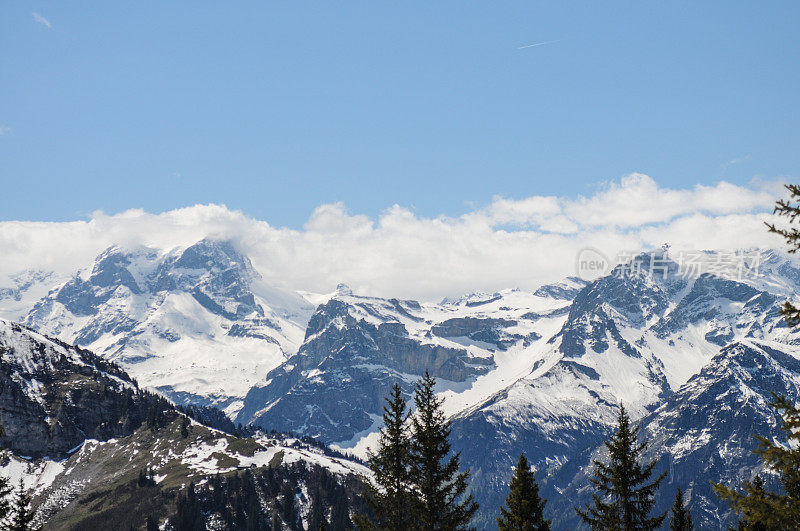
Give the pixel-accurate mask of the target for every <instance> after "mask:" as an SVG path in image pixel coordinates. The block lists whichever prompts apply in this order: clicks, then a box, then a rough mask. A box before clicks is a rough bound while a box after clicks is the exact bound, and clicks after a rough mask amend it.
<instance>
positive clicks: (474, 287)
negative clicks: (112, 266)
mask: <svg viewBox="0 0 800 531" xmlns="http://www.w3.org/2000/svg"><path fill="white" fill-rule="evenodd" d="M783 195H784V194H783V192H782V188H781V185H780V183H777V182H761V181H754V182H752V183H750V185H748V186H737V185H733V184H730V183H726V182H721V183H719V184H716V185H714V186H701V185H698V186H695V187H693V188H690V189H670V188H664V187H660V186H658V184H657V183H656V182H655V181H654V180H653V179H652V178H650V177H648V176H647V175H643V174H632V175H628V176H625V177H623V178H622V179H621V180H620V181H618V182H612V183H608V184H605V185H603V186H601V187H599V188H598V190H597V191H596V192H595V193H594V194H593V195H591V196H588V197H582V196H579V197H572V198H561V197H554V196H547V197H546V196H533V197H528V198H523V199H509V198H503V197H495V198H494V199H493V200H492V201H491V202H490V203H489V204H488V205H487V206H485V207H483V208H479V209H475V210H473V211H471V212H468V213H466V214H464V215H462V216H459V217H445V216H440V217H436V218H425V217H420V216H417V215H416V214H415V213H414V212H412V211H411V210H409V209H407V208H404V207H402V206H399V205H395V206H393V207H391V208H389V209H387V210H386V211H384V212H383V213H382V214H381V215H380V216H379V217H378V218H377V219H373V218H370V217H368V216H364V215H359V214H352V213H350V212H348V211H347V208H346V207H345V205H344V204H342V203H334V204H326V205H321V206H319V207H318V208H317V209H316V210H314V212H313V213H312V215H311V216H310V218H309V219H308V221H307V222H306V224H305V225H304V227H303V228H302V229H301V230H296V229H289V228H281V227H274V226H272V225H270V224H269V223H268V222H267V221H262V220H257V219H253V218H251V217H248V216H246V215H245V214H243V213H242V212H239V211H236V210H231V209H228V208H227V207H225V206H223V205H215V204H209V205H196V206H192V207H187V208H181V209H177V210H172V211H169V212H164V213H160V214H153V213H148V212H145V211H143V210H129V211H126V212H123V213H121V214H116V215H106V214H104V213H103V212H99V211H98V212H95V213H94V214H93V215H92V216H91V218H90V219H88V220H83V221H73V222H63V223H44V222H26V221H8V222H0V249H2V255H3V257H4V258H3V260H2V261H1V262H0V275H10V274H13V273H16V272H18V271H20V270H23V269H28V268H33V269H42V270H53V271H56V272H58V273H60V274H63V275H70V274H72V273H73V272H74V271H75V270H77V269H78V268H81V267H85V266H86V265H88V264H90V263H91V261H92V259H93V258H94V256H96V255H97V254H98V253H99V252H101V251H102V250H103V249H105V248H107V247H108V246H110V245H121V246H124V247H131V246H138V245H146V246H152V247H158V248H161V249H165V250H166V249H171V248H174V247H178V246H186V245H190V244H192V243H194V242H195V241H197V240H200V239H202V238H204V237H211V238H224V239H230V240H232V241H233V242H234V243H235V244H236V245H237V246H238V247H239V248H240V249H241V250H242V251H243V252H244V253H246V254H247V255H248V256H250V258H251V259H252V260H253V263H254V265H255V266H256V268H257V269H258V270H259V271H260V272H261V274H262V275H263V276H264V278H265V279H266V280H267V281H268V282H271V283H274V284H276V285H280V286H283V287H286V288H291V289H298V290H307V291H313V292H318V293H325V292H330V291H332V290H333V289H334V287H335V286H336V284H338V283H340V282H345V283H347V284H349V285H350V286H351V287H352V288H353V289H354V291H356V292H357V293H360V294H365V295H381V296H395V297H413V298H418V299H422V300H436V299H439V298H441V297H443V296H452V295H459V294H463V293H467V292H472V291H488V292H491V291H495V290H499V289H504V288H512V287H519V288H522V289H532V288H535V287H537V286H539V285H541V284H543V283H545V282H552V281H556V280H559V279H561V278H563V277H565V276H567V275H571V274H574V267H575V258H576V256H577V254H578V252H579V251H580V249H581V248H583V247H585V246H592V247H594V248H597V249H600V250H602V251H603V252H604V253H605V254H606V255H607V256H609V257H613V256H615V255H616V254H617V253H619V252H623V251H637V250H643V249H652V248H656V247H659V246H661V245H662V244H664V243H669V244H670V245H671V246H672V248H673V249H687V250H688V249H737V248H743V247H773V248H782V243H781V241H780V240H779V239H777V237H775V236H774V235H770V234H768V233H767V232H766V230H765V228H764V224H763V223H764V221H766V220H770V219H771V214H770V212H771V210H772V206H773V205H774V202H775V200H776V199H778V198H780V197H782V196H783Z"/></svg>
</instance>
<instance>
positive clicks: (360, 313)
mask: <svg viewBox="0 0 800 531" xmlns="http://www.w3.org/2000/svg"><path fill="white" fill-rule="evenodd" d="M566 304H567V303H566V302H565V301H564V300H561V299H554V298H550V297H539V296H536V295H533V294H530V293H526V292H522V291H518V290H511V291H505V292H501V293H496V294H493V295H480V294H477V295H472V296H469V297H464V298H461V299H458V300H454V301H444V302H443V303H442V304H421V303H418V302H416V301H402V300H397V299H380V298H374V297H361V296H357V295H353V294H352V293H351V292H350V291H349V290H348V289H345V288H340V289H339V290H338V291H337V292H336V293H335V294H334V295H333V296H332V297H331V298H330V299H329V300H328V301H327V302H325V303H324V304H321V305H320V306H319V307H318V308H317V311H316V312H315V313H314V315H313V316H312V317H311V320H310V321H309V324H308V328H307V330H306V338H305V341H304V342H303V345H302V346H301V347H300V349H299V351H298V353H297V354H296V355H294V356H292V357H290V358H289V359H288V360H287V361H286V363H285V364H283V365H282V366H280V367H278V368H276V369H274V370H273V371H271V372H270V373H269V374H268V375H267V378H266V381H265V382H264V383H263V384H260V385H258V386H256V387H254V388H253V389H251V391H250V392H249V393H248V394H247V397H246V398H245V401H244V407H243V408H242V410H241V411H240V413H239V416H238V419H237V420H238V422H242V423H254V424H257V425H260V426H263V427H271V428H272V427H274V428H275V429H280V430H290V431H293V432H296V433H303V434H306V435H311V436H314V437H318V438H320V439H321V440H323V441H326V442H329V443H336V444H338V445H341V446H343V447H346V448H349V447H352V446H353V445H355V444H356V443H357V442H358V441H360V440H361V439H362V437H365V436H368V435H369V434H370V433H374V432H375V430H376V429H377V428H378V427H379V422H380V414H381V412H382V407H383V398H384V397H385V396H386V395H387V393H388V391H389V389H390V387H391V386H392V385H393V384H394V383H395V382H399V383H400V384H401V386H402V387H403V388H404V390H405V391H406V392H407V393H410V392H411V390H412V388H413V385H414V383H415V382H416V380H417V379H418V378H419V377H420V376H421V375H423V374H424V373H425V371H429V372H430V373H431V374H432V375H434V376H436V377H437V378H438V380H439V389H440V390H441V392H442V393H443V396H446V397H447V402H446V407H447V410H448V411H449V412H450V413H453V414H454V413H457V412H459V411H462V410H464V409H466V408H469V407H471V406H474V405H476V404H479V403H480V402H481V401H483V400H485V399H486V398H487V397H489V396H491V395H493V394H494V393H496V392H497V391H498V390H499V389H502V388H503V387H505V386H506V385H508V384H510V383H511V382H512V381H513V380H514V379H516V378H519V377H520V376H522V375H524V374H527V373H529V372H530V371H531V369H532V368H533V367H534V366H535V365H537V364H539V363H544V362H546V360H545V359H544V358H543V357H542V356H540V355H538V354H537V353H538V352H540V351H541V352H544V351H546V350H547V347H546V339H547V338H548V337H550V336H552V335H553V334H554V333H555V332H556V331H557V330H558V328H559V326H560V322H561V321H562V320H563V318H564V313H565V310H566V308H565V306H566Z"/></svg>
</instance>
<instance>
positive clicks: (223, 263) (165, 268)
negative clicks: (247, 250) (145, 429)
mask: <svg viewBox="0 0 800 531" xmlns="http://www.w3.org/2000/svg"><path fill="white" fill-rule="evenodd" d="M312 309H313V308H312V307H311V306H310V305H309V304H308V303H307V302H306V301H305V300H304V299H302V297H300V296H299V295H297V294H293V293H287V292H282V291H280V290H277V289H274V288H271V287H269V286H267V285H265V284H264V283H263V282H262V281H261V280H260V276H259V274H258V273H257V272H256V271H255V269H253V266H252V264H251V263H250V260H248V259H247V257H245V256H243V255H242V254H241V253H239V252H238V251H237V250H236V249H235V248H234V247H233V245H232V244H230V243H229V242H224V241H222V242H219V241H211V240H202V241H200V242H198V243H196V244H195V245H192V246H190V247H188V248H185V249H175V250H172V251H169V252H162V251H159V250H156V249H149V248H138V249H133V250H126V249H122V248H117V247H112V248H110V249H108V250H106V251H105V252H103V253H102V254H101V255H100V256H98V257H97V259H96V260H95V261H94V263H93V264H92V265H91V266H89V267H87V268H86V269H84V270H82V271H80V272H79V273H78V274H77V275H75V276H74V277H73V278H72V279H70V280H69V281H67V282H66V283H64V284H63V285H61V286H59V287H58V288H56V289H54V290H53V291H52V292H50V293H49V294H48V295H47V296H46V297H44V298H43V299H41V300H40V301H39V302H38V303H37V304H36V305H35V307H34V308H33V309H32V310H31V311H30V312H29V313H28V315H27V317H26V319H25V323H26V324H27V325H28V326H31V327H33V328H35V329H37V330H40V331H42V332H44V333H47V334H50V335H53V336H56V337H59V338H60V339H62V340H64V341H68V342H72V343H75V344H78V345H81V346H85V347H88V348H91V349H92V350H94V351H96V352H97V353H99V354H101V355H102V356H104V357H105V358H107V359H110V360H114V361H117V362H119V363H120V364H121V365H122V366H124V367H125V368H126V369H127V370H128V371H130V372H131V373H132V374H133V375H134V376H135V377H136V378H137V379H138V380H139V381H140V382H141V383H142V384H143V385H146V386H151V387H155V388H157V389H159V390H161V391H162V392H164V393H166V394H167V395H168V396H169V397H170V398H172V399H173V400H175V401H177V402H179V403H198V404H206V405H214V406H218V407H220V408H228V411H229V412H233V411H236V410H237V409H238V407H239V406H240V405H241V399H242V398H243V397H244V395H245V393H246V392H247V389H249V387H250V386H251V385H252V384H254V383H255V382H256V381H258V380H260V379H261V378H263V377H264V375H266V373H267V372H268V371H269V370H270V369H272V368H273V367H275V366H277V365H278V364H279V363H281V362H282V361H283V360H284V359H285V358H286V357H287V356H289V355H290V354H292V353H294V352H295V351H296V350H297V347H298V345H299V343H300V341H301V340H302V337H303V330H304V328H305V324H306V321H307V320H308V317H309V315H310V313H311V311H312Z"/></svg>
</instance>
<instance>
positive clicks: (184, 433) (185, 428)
mask: <svg viewBox="0 0 800 531" xmlns="http://www.w3.org/2000/svg"><path fill="white" fill-rule="evenodd" d="M188 436H189V419H188V418H186V417H183V418H182V419H181V437H183V438H184V439H185V438H187V437H188Z"/></svg>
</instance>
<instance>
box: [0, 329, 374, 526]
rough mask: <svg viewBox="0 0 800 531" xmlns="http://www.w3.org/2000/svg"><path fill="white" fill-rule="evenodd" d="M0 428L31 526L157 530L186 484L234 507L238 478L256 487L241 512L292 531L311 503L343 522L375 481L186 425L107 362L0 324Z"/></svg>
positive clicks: (303, 447) (282, 446) (264, 439)
mask: <svg viewBox="0 0 800 531" xmlns="http://www.w3.org/2000/svg"><path fill="white" fill-rule="evenodd" d="M0 425H2V427H3V433H2V439H0V443H1V444H2V446H3V449H2V450H0V475H2V476H4V477H6V478H8V479H9V480H10V481H12V484H13V485H14V486H15V487H16V485H18V484H19V481H20V480H22V483H23V485H24V487H25V488H26V489H27V490H29V491H31V493H32V495H33V507H34V508H35V510H36V513H35V514H36V523H37V524H43V525H45V528H46V529H128V528H129V527H131V526H134V527H143V526H144V523H145V520H146V519H147V518H148V517H152V518H155V520H156V522H158V521H161V522H164V521H166V519H167V518H170V517H173V516H174V514H175V510H176V507H175V500H176V497H177V495H178V494H179V493H181V494H183V495H185V491H186V487H187V485H188V484H189V482H194V483H195V485H196V486H197V488H198V489H201V490H202V491H203V492H204V495H205V496H206V498H207V499H213V500H222V501H221V502H220V503H222V505H224V503H223V502H225V500H226V499H227V500H228V503H229V504H230V505H232V506H234V509H233V510H235V502H236V496H237V493H236V489H237V488H238V487H237V485H240V483H239V480H240V476H239V474H247V475H248V476H247V477H248V481H251V483H252V484H253V485H255V488H257V489H258V494H259V498H258V499H259V500H260V506H259V507H258V508H253V507H249V508H248V509H247V511H249V514H250V515H253V514H255V512H258V513H259V515H260V516H259V518H261V521H262V522H263V521H265V520H266V521H267V522H269V521H270V519H271V521H273V522H275V523H276V524H277V525H278V526H294V525H295V520H294V516H292V515H293V514H295V513H299V516H300V517H302V518H308V515H309V514H310V510H311V506H312V505H314V504H321V503H322V504H331V503H333V502H332V501H331V500H335V506H336V510H338V511H340V515H343V516H341V518H342V519H346V518H347V517H348V512H347V511H348V505H350V504H355V505H354V507H360V505H359V504H363V501H362V500H361V499H360V498H359V495H360V494H359V493H360V492H361V485H362V481H363V480H362V478H364V477H368V476H369V475H370V472H369V470H368V469H367V468H366V467H364V466H363V465H361V464H359V463H357V462H353V461H351V460H348V459H345V458H344V457H342V456H339V455H337V454H334V453H332V452H330V451H329V450H328V449H326V448H324V447H322V446H319V445H317V444H310V443H309V442H307V441H302V440H298V439H297V438H294V437H291V436H282V435H277V434H274V435H264V434H258V435H256V436H255V437H248V438H244V437H237V436H234V435H231V434H229V433H224V432H221V431H218V430H216V429H213V428H210V427H208V426H206V425H204V424H201V423H199V422H196V421H194V420H191V419H189V418H188V417H186V416H185V415H184V414H183V413H181V412H179V411H177V410H176V409H175V408H174V407H173V406H172V405H171V404H170V403H169V402H168V401H166V400H165V399H163V398H161V397H159V396H157V395H154V394H152V393H149V392H146V391H142V390H140V389H138V388H137V386H136V384H135V382H134V381H133V380H132V378H131V377H130V376H129V375H128V374H127V373H125V372H124V371H123V370H122V369H121V368H119V367H118V366H116V365H115V364H114V363H112V362H108V361H106V360H104V359H102V358H100V357H98V356H96V355H94V354H92V353H91V352H89V351H87V350H83V349H81V348H79V347H74V346H71V345H67V344H65V343H62V342H60V341H58V340H56V339H52V338H48V337H45V336H43V335H41V334H39V333H37V332H34V331H32V330H31V329H29V328H26V327H24V326H22V325H19V324H17V323H12V322H8V321H4V320H0ZM220 477H222V478H223V480H222V482H223V483H222V484H220ZM211 480H213V481H214V485H213V486H210V485H208V483H209V481H211ZM223 487H225V488H224V489H223ZM226 489H227V490H226ZM286 493H288V494H286ZM198 496H199V494H198ZM332 496H333V498H332ZM209 497H211V498H209ZM287 497H288V499H287ZM289 501H291V505H292V507H293V508H292V509H291V511H289V510H288V509H287V507H288V506H287V504H288V503H289ZM220 503H217V504H216V505H215V507H217V508H219V507H221V505H220ZM212 505H213V504H212ZM324 507H325V506H323V508H324ZM362 510H363V509H362ZM342 511H343V512H342ZM239 514H240V515H241V512H240V513H239ZM211 517H212V518H218V519H219V518H224V514H218V515H211ZM348 521H349V520H348ZM237 525H238V524H237ZM262 527H263V525H262Z"/></svg>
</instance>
